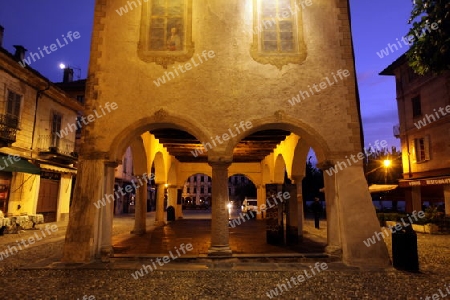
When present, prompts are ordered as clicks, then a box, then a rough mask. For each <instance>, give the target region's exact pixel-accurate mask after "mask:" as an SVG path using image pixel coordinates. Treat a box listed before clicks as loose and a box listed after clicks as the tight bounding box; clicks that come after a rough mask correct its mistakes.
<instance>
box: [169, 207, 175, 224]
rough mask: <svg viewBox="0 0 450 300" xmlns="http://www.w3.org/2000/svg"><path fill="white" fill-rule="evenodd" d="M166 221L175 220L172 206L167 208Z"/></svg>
mask: <svg viewBox="0 0 450 300" xmlns="http://www.w3.org/2000/svg"><path fill="white" fill-rule="evenodd" d="M167 221H175V208H174V207H173V206H169V207H168V208H167Z"/></svg>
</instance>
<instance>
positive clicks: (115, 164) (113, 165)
mask: <svg viewBox="0 0 450 300" xmlns="http://www.w3.org/2000/svg"><path fill="white" fill-rule="evenodd" d="M105 166H107V167H108V168H117V167H118V166H119V163H118V162H117V161H112V160H107V161H105Z"/></svg>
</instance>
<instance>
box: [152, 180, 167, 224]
mask: <svg viewBox="0 0 450 300" xmlns="http://www.w3.org/2000/svg"><path fill="white" fill-rule="evenodd" d="M165 189H166V185H165V184H163V183H158V184H157V190H156V214H155V224H154V225H155V226H164V225H165V224H166V222H165V221H164V193H165Z"/></svg>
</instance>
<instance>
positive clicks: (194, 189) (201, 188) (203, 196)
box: [181, 174, 211, 206]
mask: <svg viewBox="0 0 450 300" xmlns="http://www.w3.org/2000/svg"><path fill="white" fill-rule="evenodd" d="M181 197H182V199H183V203H184V205H185V206H193V205H194V204H195V205H197V206H211V177H209V176H208V175H205V174H195V175H192V176H190V177H189V178H188V179H187V180H186V183H185V184H184V187H183V193H182V195H181Z"/></svg>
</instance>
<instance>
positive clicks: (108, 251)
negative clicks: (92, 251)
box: [100, 246, 114, 262]
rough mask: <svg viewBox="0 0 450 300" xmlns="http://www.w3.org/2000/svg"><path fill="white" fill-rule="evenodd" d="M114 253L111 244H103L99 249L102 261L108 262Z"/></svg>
mask: <svg viewBox="0 0 450 300" xmlns="http://www.w3.org/2000/svg"><path fill="white" fill-rule="evenodd" d="M113 255H114V249H113V247H112V246H104V247H102V248H101V249H100V259H101V261H102V262H110V260H111V256H113Z"/></svg>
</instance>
